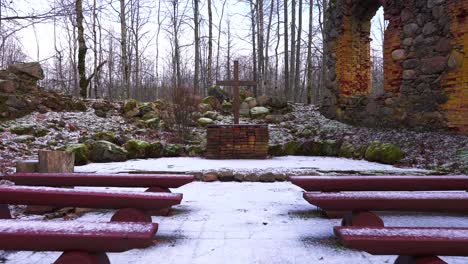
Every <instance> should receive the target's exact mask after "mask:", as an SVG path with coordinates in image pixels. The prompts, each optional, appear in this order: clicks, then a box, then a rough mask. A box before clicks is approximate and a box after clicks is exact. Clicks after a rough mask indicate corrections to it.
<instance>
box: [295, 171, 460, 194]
mask: <svg viewBox="0 0 468 264" xmlns="http://www.w3.org/2000/svg"><path fill="white" fill-rule="evenodd" d="M289 180H290V181H291V183H293V184H295V185H297V186H299V187H301V188H303V189H304V190H305V191H308V192H312V191H318V192H339V191H451V190H468V176H461V175H460V176H291V177H289Z"/></svg>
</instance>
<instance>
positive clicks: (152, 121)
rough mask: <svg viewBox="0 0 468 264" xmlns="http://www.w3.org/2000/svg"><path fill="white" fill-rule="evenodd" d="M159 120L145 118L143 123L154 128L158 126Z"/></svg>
mask: <svg viewBox="0 0 468 264" xmlns="http://www.w3.org/2000/svg"><path fill="white" fill-rule="evenodd" d="M160 121H161V120H159V118H152V119H148V120H146V121H145V122H144V123H145V125H146V126H147V127H149V128H153V129H156V128H158V127H159V123H160Z"/></svg>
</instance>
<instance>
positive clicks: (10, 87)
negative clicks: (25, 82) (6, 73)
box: [0, 80, 16, 94]
mask: <svg viewBox="0 0 468 264" xmlns="http://www.w3.org/2000/svg"><path fill="white" fill-rule="evenodd" d="M0 92H2V93H8V94H11V93H15V92H16V84H15V83H14V82H13V81H10V80H0Z"/></svg>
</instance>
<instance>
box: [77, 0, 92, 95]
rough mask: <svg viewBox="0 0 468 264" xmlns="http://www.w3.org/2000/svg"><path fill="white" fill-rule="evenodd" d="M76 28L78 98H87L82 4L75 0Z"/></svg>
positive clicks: (85, 48)
mask: <svg viewBox="0 0 468 264" xmlns="http://www.w3.org/2000/svg"><path fill="white" fill-rule="evenodd" d="M75 4H76V6H75V11H76V26H77V30H78V74H79V75H80V96H81V97H83V98H87V97H88V84H89V82H88V79H87V78H86V52H87V50H88V48H87V47H86V41H85V37H84V28H83V2H82V0H76V3H75Z"/></svg>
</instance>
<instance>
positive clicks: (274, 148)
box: [268, 144, 286, 157]
mask: <svg viewBox="0 0 468 264" xmlns="http://www.w3.org/2000/svg"><path fill="white" fill-rule="evenodd" d="M268 155H270V156H272V157H279V156H284V155H286V152H285V151H284V149H283V145H281V144H277V145H269V146H268Z"/></svg>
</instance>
